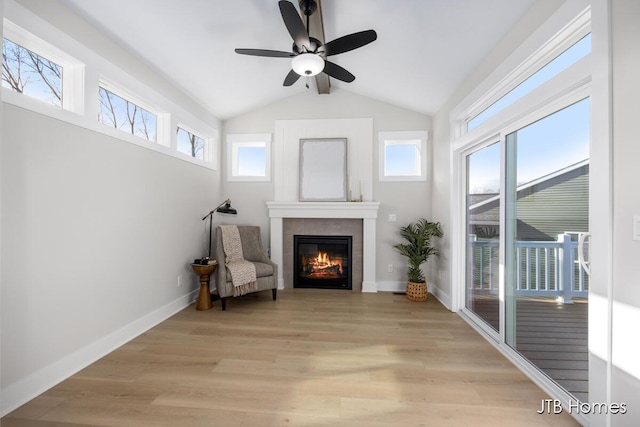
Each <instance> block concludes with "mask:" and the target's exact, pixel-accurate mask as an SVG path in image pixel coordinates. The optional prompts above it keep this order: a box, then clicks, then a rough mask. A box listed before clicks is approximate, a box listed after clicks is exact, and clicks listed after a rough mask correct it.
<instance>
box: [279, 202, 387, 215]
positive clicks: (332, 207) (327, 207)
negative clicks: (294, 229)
mask: <svg viewBox="0 0 640 427" xmlns="http://www.w3.org/2000/svg"><path fill="white" fill-rule="evenodd" d="M379 207H380V202H267V209H269V217H270V218H362V219H364V218H373V219H375V218H377V217H378V208H379Z"/></svg>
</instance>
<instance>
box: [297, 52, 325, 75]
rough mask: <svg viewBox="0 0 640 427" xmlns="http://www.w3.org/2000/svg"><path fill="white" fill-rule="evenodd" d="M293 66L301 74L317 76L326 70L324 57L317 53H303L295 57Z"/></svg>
mask: <svg viewBox="0 0 640 427" xmlns="http://www.w3.org/2000/svg"><path fill="white" fill-rule="evenodd" d="M291 68H293V71H295V72H296V73H298V74H300V75H301V76H306V77H311V76H315V75H316V74H319V73H320V72H322V70H324V59H322V58H321V57H320V55H317V54H315V53H301V54H300V55H298V56H296V57H294V58H293V60H292V61H291Z"/></svg>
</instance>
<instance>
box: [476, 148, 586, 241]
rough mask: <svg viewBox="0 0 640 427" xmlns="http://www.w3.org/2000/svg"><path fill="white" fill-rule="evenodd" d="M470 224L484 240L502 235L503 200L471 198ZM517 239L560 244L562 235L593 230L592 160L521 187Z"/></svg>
mask: <svg viewBox="0 0 640 427" xmlns="http://www.w3.org/2000/svg"><path fill="white" fill-rule="evenodd" d="M471 198H472V199H471V200H472V203H473V204H472V205H471V206H470V208H469V215H470V221H469V223H470V224H471V225H472V226H473V228H474V230H475V233H474V234H476V235H477V236H478V237H480V238H492V237H496V236H498V235H499V230H498V227H499V218H500V199H499V197H498V196H497V195H471ZM517 200H518V202H517V217H518V225H517V235H516V240H519V241H521V240H528V241H531V240H535V241H556V240H557V239H558V234H562V233H565V232H587V231H589V160H584V161H582V162H579V163H576V164H574V165H571V166H568V167H567V168H564V169H561V170H558V171H556V172H554V173H552V174H549V175H545V176H543V177H541V178H538V179H536V180H534V181H531V182H528V183H526V184H523V185H521V186H520V187H518V199H517Z"/></svg>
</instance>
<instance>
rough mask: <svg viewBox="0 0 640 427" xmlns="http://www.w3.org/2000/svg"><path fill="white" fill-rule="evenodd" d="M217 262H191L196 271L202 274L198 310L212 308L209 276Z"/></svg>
mask: <svg viewBox="0 0 640 427" xmlns="http://www.w3.org/2000/svg"><path fill="white" fill-rule="evenodd" d="M217 266H218V263H217V262H215V261H214V262H213V264H191V268H192V269H193V271H194V273H196V274H197V275H198V276H200V293H199V294H198V303H197V304H196V310H209V309H210V308H211V290H210V289H209V276H210V275H211V273H213V272H214V271H215V270H216V267H217Z"/></svg>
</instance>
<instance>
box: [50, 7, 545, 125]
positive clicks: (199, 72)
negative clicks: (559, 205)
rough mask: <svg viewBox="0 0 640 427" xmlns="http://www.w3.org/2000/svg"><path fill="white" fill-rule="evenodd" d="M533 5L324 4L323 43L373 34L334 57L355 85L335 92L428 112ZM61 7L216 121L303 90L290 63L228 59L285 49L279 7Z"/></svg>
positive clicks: (336, 83)
mask: <svg viewBox="0 0 640 427" xmlns="http://www.w3.org/2000/svg"><path fill="white" fill-rule="evenodd" d="M533 2H534V0H322V7H323V17H324V28H325V36H326V39H327V41H330V40H333V39H335V38H338V37H341V36H344V35H347V34H350V33H353V32H357V31H362V30H367V29H374V30H375V31H376V32H377V33H378V40H376V41H375V42H373V43H371V44H369V45H367V46H364V47H362V48H360V49H357V50H354V51H351V52H346V53H343V54H340V55H336V56H333V57H332V61H333V62H335V63H337V64H338V65H341V66H342V67H344V68H346V69H347V70H349V71H350V72H351V73H353V74H354V75H355V76H356V80H355V81H354V82H352V83H343V82H340V81H338V80H335V79H331V86H332V89H335V88H342V89H346V90H349V91H351V92H354V93H358V94H361V95H364V96H368V97H371V98H375V99H379V100H382V101H385V102H388V103H391V104H394V105H398V106H401V107H404V108H408V109H411V110H414V111H417V112H421V113H425V114H434V113H436V112H437V111H438V110H439V108H440V107H441V106H442V105H443V104H444V103H445V102H446V101H447V99H448V98H449V97H450V96H451V95H452V94H453V93H454V91H455V90H456V89H457V87H458V86H459V85H460V84H461V83H462V82H463V81H464V79H465V78H466V77H467V76H468V75H469V74H470V73H471V72H472V71H473V70H474V68H475V67H477V66H478V65H479V64H480V63H481V61H482V60H483V58H484V57H485V56H486V55H487V54H488V53H489V52H490V50H491V49H492V47H493V46H494V45H495V44H496V43H497V42H498V41H499V40H500V39H501V38H502V37H503V36H504V35H505V33H506V32H507V31H508V30H509V29H510V28H511V26H512V25H513V24H514V23H515V22H516V21H517V20H518V19H519V18H520V17H521V16H522V15H523V14H524V13H525V12H526V10H527V9H528V8H529V7H530V6H531V4H532V3H533ZM63 3H64V4H66V5H68V6H69V7H70V8H71V9H73V10H74V11H75V12H77V13H78V14H79V15H81V16H83V17H84V18H85V19H87V20H89V21H90V22H92V23H93V25H94V26H96V27H97V28H99V29H101V30H103V31H104V32H105V33H107V34H108V36H109V37H111V38H112V39H114V40H116V41H117V42H119V43H120V44H122V45H123V46H124V47H125V48H126V49H127V50H129V51H131V52H133V53H134V54H136V55H138V56H140V57H142V59H143V60H145V61H146V62H147V63H149V64H151V65H152V66H154V67H155V68H157V69H158V70H159V71H160V72H161V73H162V74H164V75H165V76H166V77H167V78H168V79H170V80H171V81H172V82H173V83H174V84H175V85H176V86H178V87H179V88H181V89H182V90H184V91H185V92H186V93H187V94H189V95H190V96H191V97H192V98H193V99H195V100H196V101H197V102H199V103H200V104H202V105H203V106H204V107H205V108H206V109H208V110H209V111H210V112H211V113H212V114H213V115H214V116H216V117H218V118H220V119H222V120H224V119H227V118H229V117H233V116H236V115H238V114H242V113H244V112H246V111H249V110H252V109H255V108H257V107H260V106H263V105H267V104H270V103H272V102H275V101H278V100H280V99H282V98H285V97H288V96H291V95H294V94H297V93H299V92H302V91H304V90H307V89H306V88H305V84H304V83H305V82H304V80H305V79H302V78H301V79H300V80H298V82H297V83H296V84H294V85H293V86H291V87H283V86H282V82H283V80H284V78H285V76H286V74H287V73H288V72H289V70H290V60H289V59H285V58H263V57H256V56H246V55H238V54H236V53H235V52H234V48H257V49H271V50H284V51H289V50H291V46H292V40H291V37H290V36H289V33H288V32H287V30H286V28H285V26H284V23H283V22H282V17H281V16H280V10H279V8H278V2H277V0H109V1H87V0H63ZM292 3H294V4H295V5H296V6H297V0H292ZM309 90H314V91H315V87H314V86H313V84H312V85H311V89H309ZM318 96H331V95H318Z"/></svg>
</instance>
